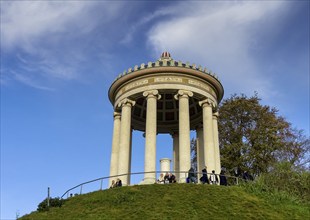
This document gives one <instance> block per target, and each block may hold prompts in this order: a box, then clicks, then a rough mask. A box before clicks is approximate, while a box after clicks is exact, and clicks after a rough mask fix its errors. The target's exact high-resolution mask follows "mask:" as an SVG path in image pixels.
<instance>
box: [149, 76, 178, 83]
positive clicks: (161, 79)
mask: <svg viewBox="0 0 310 220" xmlns="http://www.w3.org/2000/svg"><path fill="white" fill-rule="evenodd" d="M154 82H178V83H181V82H182V78H179V77H156V78H155V79H154Z"/></svg>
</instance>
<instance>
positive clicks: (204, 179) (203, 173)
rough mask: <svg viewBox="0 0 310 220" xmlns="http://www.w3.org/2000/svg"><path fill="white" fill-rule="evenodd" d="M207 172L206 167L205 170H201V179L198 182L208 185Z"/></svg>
mask: <svg viewBox="0 0 310 220" xmlns="http://www.w3.org/2000/svg"><path fill="white" fill-rule="evenodd" d="M207 173H208V171H207V166H205V168H203V169H202V177H200V179H199V180H200V181H201V182H202V184H205V183H207V184H209V179H208V174H207Z"/></svg>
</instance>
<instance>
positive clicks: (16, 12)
mask: <svg viewBox="0 0 310 220" xmlns="http://www.w3.org/2000/svg"><path fill="white" fill-rule="evenodd" d="M120 8H122V3H118V2H116V3H109V4H106V3H105V2H100V1H12V2H3V3H1V50H2V51H1V53H2V54H4V55H5V56H10V57H12V58H13V59H15V60H16V63H15V65H14V66H6V68H5V69H6V71H5V74H6V75H9V74H11V77H12V78H13V79H16V80H18V81H20V82H23V83H25V84H28V85H30V86H31V85H32V86H33V87H36V88H39V87H40V86H38V85H39V84H40V83H42V84H43V85H44V84H45V83H46V82H45V81H48V80H49V79H51V78H55V79H61V80H72V79H78V78H79V73H80V71H81V68H83V65H84V64H85V62H87V61H88V59H89V54H87V51H88V48H87V47H88V45H87V44H88V43H89V42H90V41H91V38H92V37H93V35H94V34H93V32H94V31H95V30H96V28H97V27H98V26H99V25H100V26H101V27H103V26H109V25H110V23H109V22H110V21H111V20H112V19H114V18H116V17H117V15H118V14H119V13H118V10H120ZM103 52H104V51H103ZM14 54H18V56H17V57H16V55H14ZM20 70H23V71H20ZM2 71H3V70H2ZM14 71H15V72H18V73H19V75H14V74H12V72H14ZM6 77H8V76H6ZM35 78H40V80H41V82H40V81H39V80H37V82H36V83H29V82H33V80H34V79H35ZM44 78H45V79H44ZM2 81H3V80H2ZM42 88H45V87H44V86H42Z"/></svg>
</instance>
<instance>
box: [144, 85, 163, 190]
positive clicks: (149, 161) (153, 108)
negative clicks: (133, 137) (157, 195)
mask: <svg viewBox="0 0 310 220" xmlns="http://www.w3.org/2000/svg"><path fill="white" fill-rule="evenodd" d="M143 96H144V97H146V100H147V105H146V126H145V161H144V172H154V173H145V174H144V179H143V184H152V183H155V182H156V173H155V171H156V134H157V99H160V95H159V94H158V90H150V91H145V92H144V93H143Z"/></svg>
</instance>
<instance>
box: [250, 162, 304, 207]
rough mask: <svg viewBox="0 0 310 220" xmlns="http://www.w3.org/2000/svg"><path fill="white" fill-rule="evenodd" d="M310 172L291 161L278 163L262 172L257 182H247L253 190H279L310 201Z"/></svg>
mask: <svg viewBox="0 0 310 220" xmlns="http://www.w3.org/2000/svg"><path fill="white" fill-rule="evenodd" d="M309 183H310V172H309V171H305V170H299V169H297V168H296V167H293V166H292V164H290V163H286V162H283V163H278V164H276V165H275V166H274V168H273V169H272V170H271V171H270V172H268V173H263V174H261V175H260V176H259V177H258V178H257V179H256V181H255V182H253V183H250V184H247V188H251V190H252V191H255V190H256V191H267V192H279V193H282V194H287V195H290V196H292V197H295V198H298V199H300V200H303V201H305V202H310V187H309Z"/></svg>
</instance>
